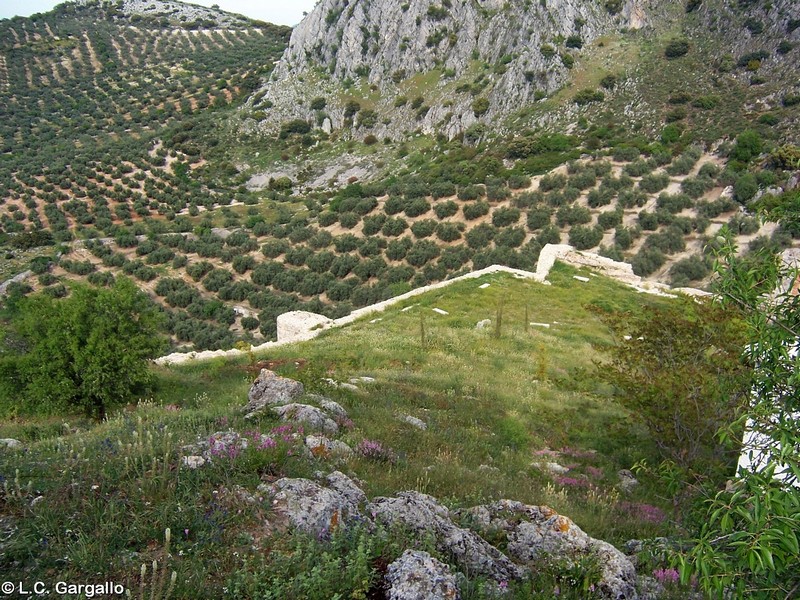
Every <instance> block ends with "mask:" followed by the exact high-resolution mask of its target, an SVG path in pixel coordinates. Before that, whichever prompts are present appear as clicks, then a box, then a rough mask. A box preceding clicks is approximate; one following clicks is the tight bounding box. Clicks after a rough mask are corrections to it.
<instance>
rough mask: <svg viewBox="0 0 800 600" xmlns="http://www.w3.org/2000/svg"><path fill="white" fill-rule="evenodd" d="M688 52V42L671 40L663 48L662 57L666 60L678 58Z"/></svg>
mask: <svg viewBox="0 0 800 600" xmlns="http://www.w3.org/2000/svg"><path fill="white" fill-rule="evenodd" d="M688 52H689V42H688V41H687V40H672V41H670V42H669V43H667V45H666V47H665V48H664V56H666V57H667V58H668V59H673V58H679V57H681V56H684V55H686V54H687V53H688Z"/></svg>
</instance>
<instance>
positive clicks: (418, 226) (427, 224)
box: [411, 219, 439, 239]
mask: <svg viewBox="0 0 800 600" xmlns="http://www.w3.org/2000/svg"><path fill="white" fill-rule="evenodd" d="M438 225H439V224H438V223H437V222H436V221H434V220H433V219H423V220H422V221H417V222H416V223H414V224H413V225H412V226H411V233H413V234H414V237H416V238H418V239H422V238H426V237H430V236H431V235H433V232H434V231H436V227H437V226H438Z"/></svg>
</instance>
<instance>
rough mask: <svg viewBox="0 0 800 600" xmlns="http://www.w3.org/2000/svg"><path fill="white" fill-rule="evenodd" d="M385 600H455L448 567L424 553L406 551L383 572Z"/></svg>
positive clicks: (451, 576) (453, 578)
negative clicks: (422, 599) (385, 589)
mask: <svg viewBox="0 0 800 600" xmlns="http://www.w3.org/2000/svg"><path fill="white" fill-rule="evenodd" d="M386 583H387V587H388V590H387V592H386V597H387V598H388V600H419V599H421V598H424V599H425V600H458V599H459V598H461V594H460V593H459V590H458V584H457V583H456V578H455V576H454V575H453V574H452V573H451V572H450V568H449V567H448V566H447V565H446V564H444V563H442V562H440V561H438V560H436V559H435V558H433V557H432V556H431V555H430V554H428V553H427V552H422V551H419V550H406V551H405V552H404V553H403V555H402V556H401V557H400V558H398V559H397V560H396V561H394V562H393V563H392V564H390V565H389V569H388V570H387V572H386Z"/></svg>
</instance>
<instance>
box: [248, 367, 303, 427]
mask: <svg viewBox="0 0 800 600" xmlns="http://www.w3.org/2000/svg"><path fill="white" fill-rule="evenodd" d="M304 392H305V390H304V388H303V384H302V383H300V382H299V381H295V380H294V379H289V378H287V377H281V376H280V375H278V374H277V373H273V372H272V371H270V370H269V369H261V372H260V373H259V374H258V378H257V379H256V380H255V381H254V382H253V385H252V386H250V391H249V392H248V394H247V398H248V400H249V402H248V403H247V404H246V405H245V407H244V408H243V409H242V411H243V412H244V413H245V419H250V418H252V417H254V416H256V415H258V414H259V413H261V412H263V411H264V409H266V408H267V407H268V406H272V405H275V404H287V403H289V402H291V401H292V400H295V399H297V398H299V397H300V396H302V395H303V393H304Z"/></svg>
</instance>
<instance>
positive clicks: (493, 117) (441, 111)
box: [253, 0, 648, 138]
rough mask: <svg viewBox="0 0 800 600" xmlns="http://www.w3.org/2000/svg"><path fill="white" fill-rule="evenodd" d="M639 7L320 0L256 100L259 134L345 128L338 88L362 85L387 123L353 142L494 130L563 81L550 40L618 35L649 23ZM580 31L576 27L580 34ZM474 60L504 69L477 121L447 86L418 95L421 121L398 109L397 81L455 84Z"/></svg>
mask: <svg viewBox="0 0 800 600" xmlns="http://www.w3.org/2000/svg"><path fill="white" fill-rule="evenodd" d="M644 5H645V2H644V1H643V0H627V1H626V2H625V3H624V5H623V7H622V10H621V11H620V13H619V14H617V15H612V14H610V12H609V11H608V10H607V9H606V8H605V6H603V3H600V2H582V1H579V0H548V1H547V2H546V3H540V2H524V3H523V2H505V1H504V0H478V1H477V2H453V3H452V5H449V4H448V6H446V7H445V6H441V5H432V4H431V2H430V1H429V0H410V1H409V2H396V1H394V0H374V1H371V2H367V1H356V2H350V3H349V4H348V3H347V2H343V1H342V0H321V1H320V2H319V3H317V5H316V7H315V8H314V10H312V11H311V13H309V14H308V16H306V18H304V19H303V21H302V22H301V23H300V24H299V25H297V27H295V28H294V30H293V31H292V37H291V39H290V41H289V47H288V48H287V49H286V51H285V52H284V55H283V57H282V58H281V61H280V63H279V64H278V65H277V67H276V69H275V72H274V74H273V77H272V81H271V82H268V83H267V85H266V86H265V87H264V88H262V90H260V91H259V92H258V94H259V95H258V98H259V102H258V103H261V102H264V101H266V100H269V101H270V102H271V103H272V106H271V108H270V109H269V116H268V120H267V121H264V122H262V123H260V124H259V127H260V128H261V129H262V131H265V132H267V133H274V132H275V131H277V129H278V128H279V127H280V124H281V123H283V122H285V121H288V120H291V119H298V118H299V119H303V120H308V121H309V122H319V124H320V126H321V127H323V128H324V130H325V131H336V130H341V129H343V128H345V127H346V126H348V127H349V126H350V124H349V122H348V121H347V117H346V116H345V104H346V102H345V98H344V96H343V95H342V94H341V93H337V89H340V88H341V83H339V82H341V81H344V80H346V79H351V80H356V79H359V78H361V77H363V78H364V79H365V80H366V81H367V82H368V83H369V84H371V85H373V86H376V88H377V89H379V90H380V92H381V97H380V99H379V100H378V101H377V103H375V110H376V112H377V113H378V114H379V115H381V116H384V117H391V119H390V122H389V123H384V122H383V119H380V118H379V119H378V120H377V121H375V120H372V121H371V122H370V123H369V124H364V125H362V124H360V122H359V119H358V118H356V119H355V123H354V124H353V127H354V129H355V131H354V132H353V133H354V135H357V136H359V137H363V136H364V135H366V134H367V133H372V134H374V135H376V136H377V137H378V138H383V137H392V138H396V137H398V136H402V135H403V133H402V132H403V131H412V130H415V129H417V128H418V127H419V128H421V129H422V131H423V132H424V133H426V134H431V133H439V132H441V133H444V134H445V135H447V136H448V137H451V138H452V137H454V136H456V135H458V134H459V133H461V132H463V131H465V130H467V129H468V128H469V127H470V126H471V125H474V124H476V123H492V122H494V123H495V124H497V123H498V122H499V120H500V119H499V117H502V116H506V115H509V114H511V113H513V112H514V111H516V110H518V109H519V108H520V107H521V106H524V105H525V104H529V103H532V102H535V101H536V100H537V99H538V96H537V95H536V92H537V91H538V92H545V93H551V92H553V91H555V90H557V89H559V88H560V87H561V86H563V85H564V83H566V81H567V80H568V79H569V70H568V69H567V67H566V66H565V65H564V64H563V61H562V60H561V58H560V57H559V53H558V52H554V53H553V54H550V53H549V52H543V51H542V50H541V48H542V46H543V45H545V44H551V46H552V47H553V48H555V47H556V44H555V42H554V40H555V39H557V38H559V37H561V38H562V39H567V38H568V37H569V36H574V35H576V34H579V36H580V38H581V41H582V43H584V44H589V43H590V42H592V41H593V40H595V39H597V38H598V37H600V36H602V35H605V34H608V33H613V32H616V31H618V30H620V29H622V28H629V29H633V28H639V27H642V26H644V25H646V24H647V21H648V15H647V13H646V12H645V10H644ZM431 8H435V9H438V10H431ZM510 23H513V24H514V25H513V26H510ZM576 23H581V25H580V27H579V28H578V29H576V25H575V24H576ZM476 56H477V57H479V60H481V61H484V62H485V63H487V64H490V65H500V66H502V68H497V69H495V70H494V73H492V74H491V75H490V83H492V85H491V86H490V87H489V88H488V90H489V91H488V92H485V97H486V98H487V99H488V101H489V108H488V110H487V111H486V112H485V113H479V114H477V115H476V112H475V110H474V109H473V107H472V104H473V102H474V100H475V98H474V97H473V96H472V95H471V94H469V93H454V92H453V89H454V88H455V87H456V86H455V85H454V83H453V78H448V77H441V78H440V79H439V80H437V81H433V82H432V83H431V84H429V85H430V89H426V90H424V97H425V100H426V101H427V102H426V105H427V106H429V107H430V109H429V110H428V111H427V113H426V114H424V115H421V116H418V114H417V111H416V110H415V109H413V108H411V106H410V105H405V106H400V107H396V106H395V98H396V97H397V95H399V94H400V93H401V86H400V85H398V84H401V83H402V81H403V80H405V79H407V78H410V77H412V76H414V75H416V74H419V73H428V72H431V71H433V70H434V69H441V71H443V72H448V73H453V74H454V76H455V77H454V78H455V80H456V81H457V80H459V78H461V77H465V78H466V77H467V75H468V73H469V69H470V67H471V65H472V64H473V61H474V60H475V57H476ZM322 72H327V73H330V74H332V75H333V77H332V78H329V77H327V75H326V76H321V75H320V73H322ZM261 92H265V94H261ZM312 95H313V96H323V97H326V98H327V100H328V102H327V105H326V107H325V109H324V117H323V120H322V121H317V114H316V112H315V111H314V110H313V109H312V108H311V107H310V103H309V102H308V98H309V97H313V96H312ZM253 107H254V108H257V107H258V104H256V105H254V106H253Z"/></svg>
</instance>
